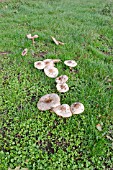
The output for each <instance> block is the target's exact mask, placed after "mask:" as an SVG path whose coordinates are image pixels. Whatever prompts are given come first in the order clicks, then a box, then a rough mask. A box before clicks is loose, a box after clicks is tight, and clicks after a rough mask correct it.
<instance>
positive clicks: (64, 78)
mask: <svg viewBox="0 0 113 170" xmlns="http://www.w3.org/2000/svg"><path fill="white" fill-rule="evenodd" d="M67 80H68V76H66V75H61V76H59V77H57V78H56V80H55V81H56V83H58V84H64V83H65V82H66V81H67Z"/></svg>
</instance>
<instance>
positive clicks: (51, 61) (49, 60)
mask: <svg viewBox="0 0 113 170" xmlns="http://www.w3.org/2000/svg"><path fill="white" fill-rule="evenodd" d="M43 62H44V64H45V67H47V66H53V67H54V62H53V60H52V59H45V60H43Z"/></svg>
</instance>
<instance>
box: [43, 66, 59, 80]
mask: <svg viewBox="0 0 113 170" xmlns="http://www.w3.org/2000/svg"><path fill="white" fill-rule="evenodd" d="M44 72H45V74H46V75H47V76H48V77H51V78H56V77H57V76H58V69H57V68H56V67H53V66H47V67H45V68H44Z"/></svg>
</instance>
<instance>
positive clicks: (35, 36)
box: [27, 34, 39, 44]
mask: <svg viewBox="0 0 113 170" xmlns="http://www.w3.org/2000/svg"><path fill="white" fill-rule="evenodd" d="M38 37H39V36H38V35H34V36H31V34H28V35H27V38H28V39H31V40H32V43H33V44H34V43H35V41H34V39H35V38H38Z"/></svg>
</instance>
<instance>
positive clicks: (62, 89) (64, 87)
mask: <svg viewBox="0 0 113 170" xmlns="http://www.w3.org/2000/svg"><path fill="white" fill-rule="evenodd" d="M56 88H57V90H58V91H59V92H61V93H65V92H67V91H68V90H69V87H68V85H67V84H66V83H64V84H57V85H56Z"/></svg>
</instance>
